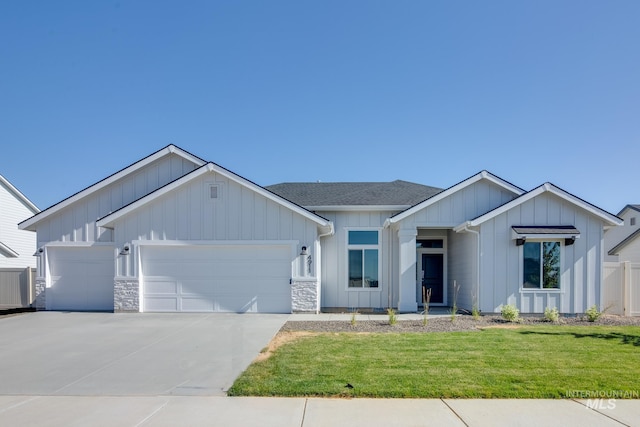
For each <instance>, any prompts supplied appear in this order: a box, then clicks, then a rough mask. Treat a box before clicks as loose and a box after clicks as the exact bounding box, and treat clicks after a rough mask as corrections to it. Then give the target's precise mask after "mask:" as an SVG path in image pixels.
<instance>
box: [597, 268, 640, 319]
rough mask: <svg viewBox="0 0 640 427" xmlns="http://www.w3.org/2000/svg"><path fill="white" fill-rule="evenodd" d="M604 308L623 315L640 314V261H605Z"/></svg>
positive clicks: (609, 311)
mask: <svg viewBox="0 0 640 427" xmlns="http://www.w3.org/2000/svg"><path fill="white" fill-rule="evenodd" d="M603 276H604V277H603V281H602V309H605V308H607V313H610V314H619V315H623V316H640V263H632V262H605V263H604V274H603Z"/></svg>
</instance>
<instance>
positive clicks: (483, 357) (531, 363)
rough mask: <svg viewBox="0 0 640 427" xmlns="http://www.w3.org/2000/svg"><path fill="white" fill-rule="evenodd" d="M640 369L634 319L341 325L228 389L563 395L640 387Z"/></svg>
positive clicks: (250, 392)
mask: <svg viewBox="0 0 640 427" xmlns="http://www.w3.org/2000/svg"><path fill="white" fill-rule="evenodd" d="M639 376H640V328H637V327H633V326H629V327H604V326H603V327H598V326H589V327H580V326H576V327H558V326H535V327H521V328H517V329H485V330H482V331H474V332H450V333H398V334H393V333H392V334H388V333H387V334H354V333H338V334H320V335H316V336H310V337H303V338H300V339H298V340H296V341H293V342H291V343H288V344H285V345H283V346H282V347H280V348H278V349H277V350H276V351H275V352H274V353H273V355H272V356H271V357H269V358H268V359H266V360H262V361H260V362H255V363H253V364H252V365H251V366H249V368H248V369H247V370H246V371H245V372H244V373H243V374H242V375H241V376H240V377H239V378H238V379H237V380H236V382H235V383H234V385H233V386H232V387H231V389H230V390H229V392H228V394H229V395H232V396H327V397H329V396H332V397H336V396H343V397H377V398H564V397H567V396H569V397H570V396H571V393H573V392H575V391H592V390H607V391H608V390H624V391H631V392H632V393H631V395H632V396H633V395H634V394H635V395H636V396H637V394H639V393H640V386H639V385H638V377H639ZM347 384H351V385H352V386H353V388H347V387H346V385H347ZM633 392H635V393H633Z"/></svg>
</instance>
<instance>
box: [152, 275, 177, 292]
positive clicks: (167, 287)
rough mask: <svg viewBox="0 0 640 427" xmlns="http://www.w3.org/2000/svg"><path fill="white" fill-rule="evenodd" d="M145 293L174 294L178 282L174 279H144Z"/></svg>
mask: <svg viewBox="0 0 640 427" xmlns="http://www.w3.org/2000/svg"><path fill="white" fill-rule="evenodd" d="M145 293H146V294H154V295H155V294H160V295H161V294H168V295H175V294H177V293H178V282H176V281H175V280H159V279H155V280H145Z"/></svg>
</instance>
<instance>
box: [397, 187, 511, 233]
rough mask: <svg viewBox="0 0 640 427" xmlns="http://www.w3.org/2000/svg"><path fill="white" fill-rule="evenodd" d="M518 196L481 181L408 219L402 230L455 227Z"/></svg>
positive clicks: (402, 224) (403, 222)
mask: <svg viewBox="0 0 640 427" xmlns="http://www.w3.org/2000/svg"><path fill="white" fill-rule="evenodd" d="M515 197H516V195H515V194H514V193H512V192H510V191H507V190H505V189H504V188H502V187H500V186H498V185H497V184H494V183H492V182H489V181H485V180H480V181H477V182H474V183H473V184H470V185H469V186H467V187H464V188H462V189H461V190H459V191H456V192H455V193H453V194H451V195H449V196H448V197H445V198H443V199H442V200H439V201H437V202H434V203H433V204H430V205H428V206H426V207H425V208H424V209H422V210H420V211H418V212H416V213H414V214H413V215H409V216H407V218H405V219H403V220H402V221H401V223H400V224H399V227H400V228H405V229H412V228H415V227H432V228H435V227H439V226H441V227H454V226H456V225H458V224H461V223H463V222H465V221H467V220H469V219H471V218H476V217H478V216H480V215H482V214H485V213H487V212H489V211H490V210H492V209H494V208H496V207H497V206H500V205H502V204H504V203H507V202H509V201H511V200H513V199H514V198H515Z"/></svg>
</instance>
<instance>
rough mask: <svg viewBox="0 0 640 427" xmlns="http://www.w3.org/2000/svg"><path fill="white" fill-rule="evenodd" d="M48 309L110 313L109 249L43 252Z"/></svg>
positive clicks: (96, 248)
mask: <svg viewBox="0 0 640 427" xmlns="http://www.w3.org/2000/svg"><path fill="white" fill-rule="evenodd" d="M47 254H48V261H49V266H50V271H51V286H50V288H49V289H48V290H47V299H48V308H50V309H52V310H88V311H91V310H95V311H105V310H106V311H110V310H113V277H114V259H113V248H112V247H83V248H69V247H52V248H49V249H48V251H47Z"/></svg>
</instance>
